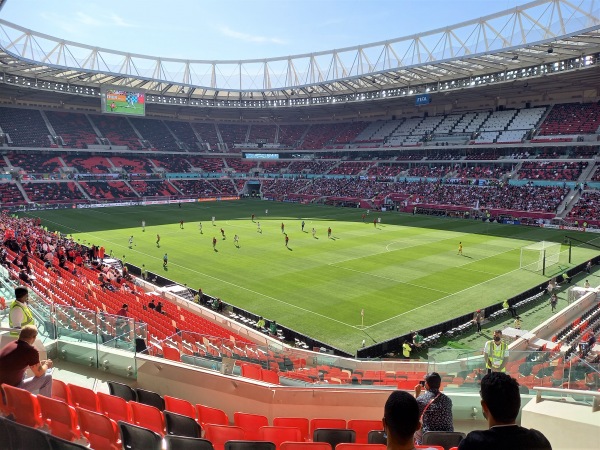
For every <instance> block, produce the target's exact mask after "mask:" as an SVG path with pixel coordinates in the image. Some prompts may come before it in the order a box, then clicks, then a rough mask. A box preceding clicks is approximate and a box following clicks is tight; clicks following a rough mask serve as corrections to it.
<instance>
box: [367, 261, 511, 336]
mask: <svg viewBox="0 0 600 450" xmlns="http://www.w3.org/2000/svg"><path fill="white" fill-rule="evenodd" d="M504 253H506V252H504ZM519 270H521V269H515V270H511V271H510V272H506V273H503V274H502V275H498V276H496V277H494V278H490V279H489V280H485V281H482V282H481V283H477V284H474V285H473V286H469V287H468V288H465V289H462V290H460V291H457V292H455V293H453V294H450V295H447V296H445V297H441V298H438V299H437V300H433V301H431V302H429V303H425V304H423V305H420V306H417V307H416V308H413V309H411V310H409V311H404V312H403V313H400V314H398V315H396V316H394V317H390V318H388V319H385V320H382V321H381V322H377V323H374V324H373V325H369V326H368V327H366V328H371V327H375V326H377V325H381V324H382V323H385V322H389V321H390V320H394V319H397V318H398V317H401V316H404V315H406V314H408V313H411V312H414V311H417V310H419V309H421V308H425V307H426V306H430V305H433V304H434V303H437V302H439V301H442V300H445V299H447V298H449V297H452V296H453V295H456V294H461V293H463V292H466V291H468V290H470V289H473V288H476V287H478V286H481V285H482V284H485V283H489V282H490V281H493V280H495V279H497V278H502V277H504V276H506V275H510V274H511V273H514V272H518V271H519Z"/></svg>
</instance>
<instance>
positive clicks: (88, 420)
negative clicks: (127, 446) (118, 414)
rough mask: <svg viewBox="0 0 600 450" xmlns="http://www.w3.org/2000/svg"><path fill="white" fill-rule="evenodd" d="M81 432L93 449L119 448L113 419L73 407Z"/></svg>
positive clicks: (119, 441)
mask: <svg viewBox="0 0 600 450" xmlns="http://www.w3.org/2000/svg"><path fill="white" fill-rule="evenodd" d="M75 409H76V410H77V418H78V419H79V427H80V428H81V434H83V435H84V436H85V438H86V439H87V440H88V441H89V443H90V447H91V448H93V449H94V450H121V449H122V445H121V436H120V434H119V427H118V426H117V423H116V422H115V421H114V420H111V419H109V418H108V417H106V416H104V415H102V414H100V413H98V412H94V411H89V410H87V409H83V408H79V407H77V408H75Z"/></svg>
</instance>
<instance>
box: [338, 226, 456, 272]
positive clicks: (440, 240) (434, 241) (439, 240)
mask: <svg viewBox="0 0 600 450" xmlns="http://www.w3.org/2000/svg"><path fill="white" fill-rule="evenodd" d="M435 233H436V232H432V233H426V234H425V236H426V235H429V234H435ZM365 236H366V235H365ZM449 239H453V237H452V238H443V239H435V240H432V241H428V242H421V243H418V244H414V245H408V246H406V247H402V248H398V249H396V250H387V247H386V251H384V252H377V253H371V254H370V255H363V256H357V257H356V258H347V259H342V260H340V261H335V262H332V263H329V265H330V266H332V265H335V264H341V263H345V262H348V261H354V260H356V259H363V258H368V257H370V256H377V255H381V254H383V253H388V252H397V251H400V250H406V249H407V248H413V247H418V246H420V245H428V244H436V243H438V242H442V241H447V240H449ZM404 240H410V239H409V238H406V239H404ZM394 242H401V241H400V240H398V241H394ZM388 245H390V244H388Z"/></svg>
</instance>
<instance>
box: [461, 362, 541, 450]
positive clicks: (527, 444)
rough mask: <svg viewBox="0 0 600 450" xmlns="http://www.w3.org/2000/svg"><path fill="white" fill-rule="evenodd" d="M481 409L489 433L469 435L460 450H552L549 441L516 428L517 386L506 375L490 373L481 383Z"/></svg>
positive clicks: (518, 398)
mask: <svg viewBox="0 0 600 450" xmlns="http://www.w3.org/2000/svg"><path fill="white" fill-rule="evenodd" d="M480 393H481V407H482V410H483V417H485V418H486V419H487V422H488V427H489V429H488V430H484V431H479V430H477V431H471V432H470V433H469V434H468V435H467V437H466V438H465V439H463V440H462V441H461V442H460V444H459V445H458V449H459V450H471V449H473V450H475V449H477V450H479V449H486V450H505V449H508V448H510V449H511V450H551V449H552V446H551V445H550V442H548V439H546V437H545V436H544V435H543V434H542V433H540V432H539V431H537V430H533V429H527V428H523V427H521V426H519V425H517V424H516V419H517V415H518V414H519V409H520V408H521V395H520V394H519V383H517V381H516V380H515V379H514V378H512V377H511V376H509V375H506V374H505V373H498V372H494V373H490V374H487V375H486V376H484V377H483V379H482V380H481V391H480Z"/></svg>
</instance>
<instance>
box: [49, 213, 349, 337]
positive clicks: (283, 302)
mask: <svg viewBox="0 0 600 450" xmlns="http://www.w3.org/2000/svg"><path fill="white" fill-rule="evenodd" d="M48 222H52V223H54V224H56V225H60V226H62V227H65V228H70V229H71V230H74V231H75V232H78V233H84V232H83V231H80V230H78V229H76V228H73V227H69V226H66V225H63V224H60V223H58V222H54V221H52V220H48ZM86 234H88V235H90V236H92V237H95V235H93V234H90V233H86ZM102 240H104V241H106V242H110V243H111V244H114V245H116V246H118V247H126V246H125V245H121V244H117V243H115V242H113V241H109V240H106V239H102ZM133 251H135V252H136V253H139V254H141V255H144V256H147V257H149V258H151V259H157V260H159V261H160V260H162V258H161V257H158V256H154V255H149V254H148V253H144V252H140V251H138V250H133ZM169 264H171V266H177V267H180V268H182V269H185V270H188V271H190V272H195V273H197V274H199V275H203V276H205V277H207V278H212V279H213V280H217V281H219V282H221V283H224V284H228V285H230V286H233V287H236V288H238V289H241V290H243V291H247V292H250V293H252V294H255V295H259V296H261V297H264V298H267V299H269V300H274V301H276V302H279V303H282V304H284V305H286V306H289V307H292V308H296V309H299V310H300V311H303V312H305V313H309V314H314V315H315V316H319V317H321V318H323V319H327V320H331V321H332V322H336V323H339V324H340V325H345V326H347V327H350V328H354V329H356V326H354V325H350V324H348V323H346V322H342V321H341V320H337V319H334V318H333V317H329V316H326V315H324V314H320V313H318V312H314V311H311V310H309V309H305V308H301V307H300V306H298V305H293V304H291V303H287V302H285V301H283V300H280V299H278V298H275V297H271V296H270V295H266V294H263V293H261V292H257V291H254V290H252V289H248V288H246V287H244V286H240V285H238V284H235V283H232V282H230V281H227V280H222V279H221V278H217V277H215V276H213V275H209V274H206V273H204V272H200V271H199V270H195V269H190V268H189V267H186V266H182V265H181V264H176V263H172V262H169Z"/></svg>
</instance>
